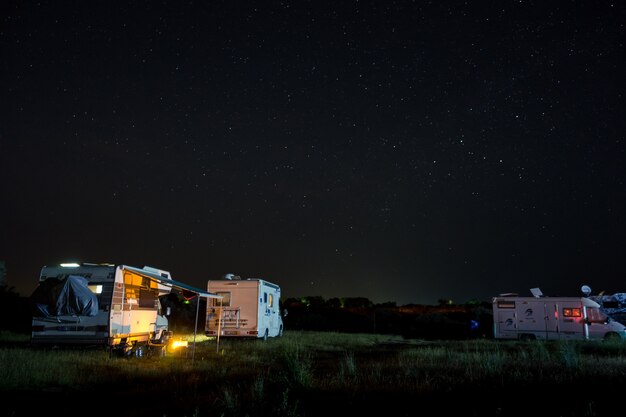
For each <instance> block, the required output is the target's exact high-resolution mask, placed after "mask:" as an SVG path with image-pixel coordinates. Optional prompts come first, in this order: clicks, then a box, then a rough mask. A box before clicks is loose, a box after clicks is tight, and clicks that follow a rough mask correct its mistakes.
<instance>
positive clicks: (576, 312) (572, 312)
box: [563, 308, 582, 317]
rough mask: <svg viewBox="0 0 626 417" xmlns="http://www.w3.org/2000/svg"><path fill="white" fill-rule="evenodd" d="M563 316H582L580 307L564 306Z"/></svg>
mask: <svg viewBox="0 0 626 417" xmlns="http://www.w3.org/2000/svg"><path fill="white" fill-rule="evenodd" d="M563 317H582V311H581V310H580V308H564V309H563Z"/></svg>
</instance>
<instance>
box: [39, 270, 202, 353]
mask: <svg viewBox="0 0 626 417" xmlns="http://www.w3.org/2000/svg"><path fill="white" fill-rule="evenodd" d="M180 286H182V287H184V288H185V289H189V288H190V287H188V286H186V285H185V284H181V283H178V282H177V281H174V280H172V278H171V275H170V273H169V272H168V271H164V270H161V269H157V268H153V267H149V266H144V267H143V268H138V267H132V266H129V265H113V264H92V263H82V264H77V263H68V264H61V265H54V266H44V267H43V268H42V269H41V273H40V276H39V285H38V287H37V288H36V289H35V291H34V292H33V293H32V295H31V298H30V301H31V308H32V316H33V317H32V333H31V342H32V344H33V345H40V346H104V347H109V348H111V349H112V351H115V352H117V353H120V354H124V355H130V354H135V355H137V356H142V355H143V353H144V352H148V353H152V352H157V353H158V354H160V355H164V354H165V352H166V347H167V342H168V340H170V339H171V338H172V332H170V331H169V330H168V319H167V317H166V316H167V314H169V311H165V312H164V311H162V310H161V303H160V300H159V297H160V296H162V295H166V294H169V293H170V292H171V290H172V288H177V287H180ZM197 292H198V293H200V292H202V293H204V291H203V290H198V291H197ZM168 310H169V309H168Z"/></svg>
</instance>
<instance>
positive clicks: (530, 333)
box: [492, 289, 626, 340]
mask: <svg viewBox="0 0 626 417" xmlns="http://www.w3.org/2000/svg"><path fill="white" fill-rule="evenodd" d="M533 290H535V291H533V294H537V295H535V296H532V297H522V296H518V295H517V294H501V295H500V296H498V297H494V298H493V299H492V305H493V332H494V337H495V338H496V339H525V340H534V339H537V340H609V339H622V340H623V339H626V327H625V326H624V325H622V324H621V323H619V322H617V321H615V320H613V319H611V318H610V317H608V316H607V315H606V314H605V313H604V312H602V311H601V310H600V305H599V304H598V303H596V302H595V301H593V300H591V299H589V298H588V297H544V296H542V295H539V294H540V291H538V289H533Z"/></svg>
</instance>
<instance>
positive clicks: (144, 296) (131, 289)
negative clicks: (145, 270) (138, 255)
mask: <svg viewBox="0 0 626 417" xmlns="http://www.w3.org/2000/svg"><path fill="white" fill-rule="evenodd" d="M156 287H157V284H156V282H154V281H152V280H151V279H149V278H144V277H142V276H140V275H135V274H131V273H125V274H124V297H125V299H126V300H125V302H127V303H128V304H131V305H136V306H138V307H140V308H150V309H152V308H155V307H157V306H158V298H157V294H156V291H157V290H156Z"/></svg>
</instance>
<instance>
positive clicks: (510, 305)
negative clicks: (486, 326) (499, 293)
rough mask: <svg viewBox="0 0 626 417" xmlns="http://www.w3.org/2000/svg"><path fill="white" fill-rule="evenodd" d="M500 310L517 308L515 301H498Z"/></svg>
mask: <svg viewBox="0 0 626 417" xmlns="http://www.w3.org/2000/svg"><path fill="white" fill-rule="evenodd" d="M498 308H515V301H498Z"/></svg>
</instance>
